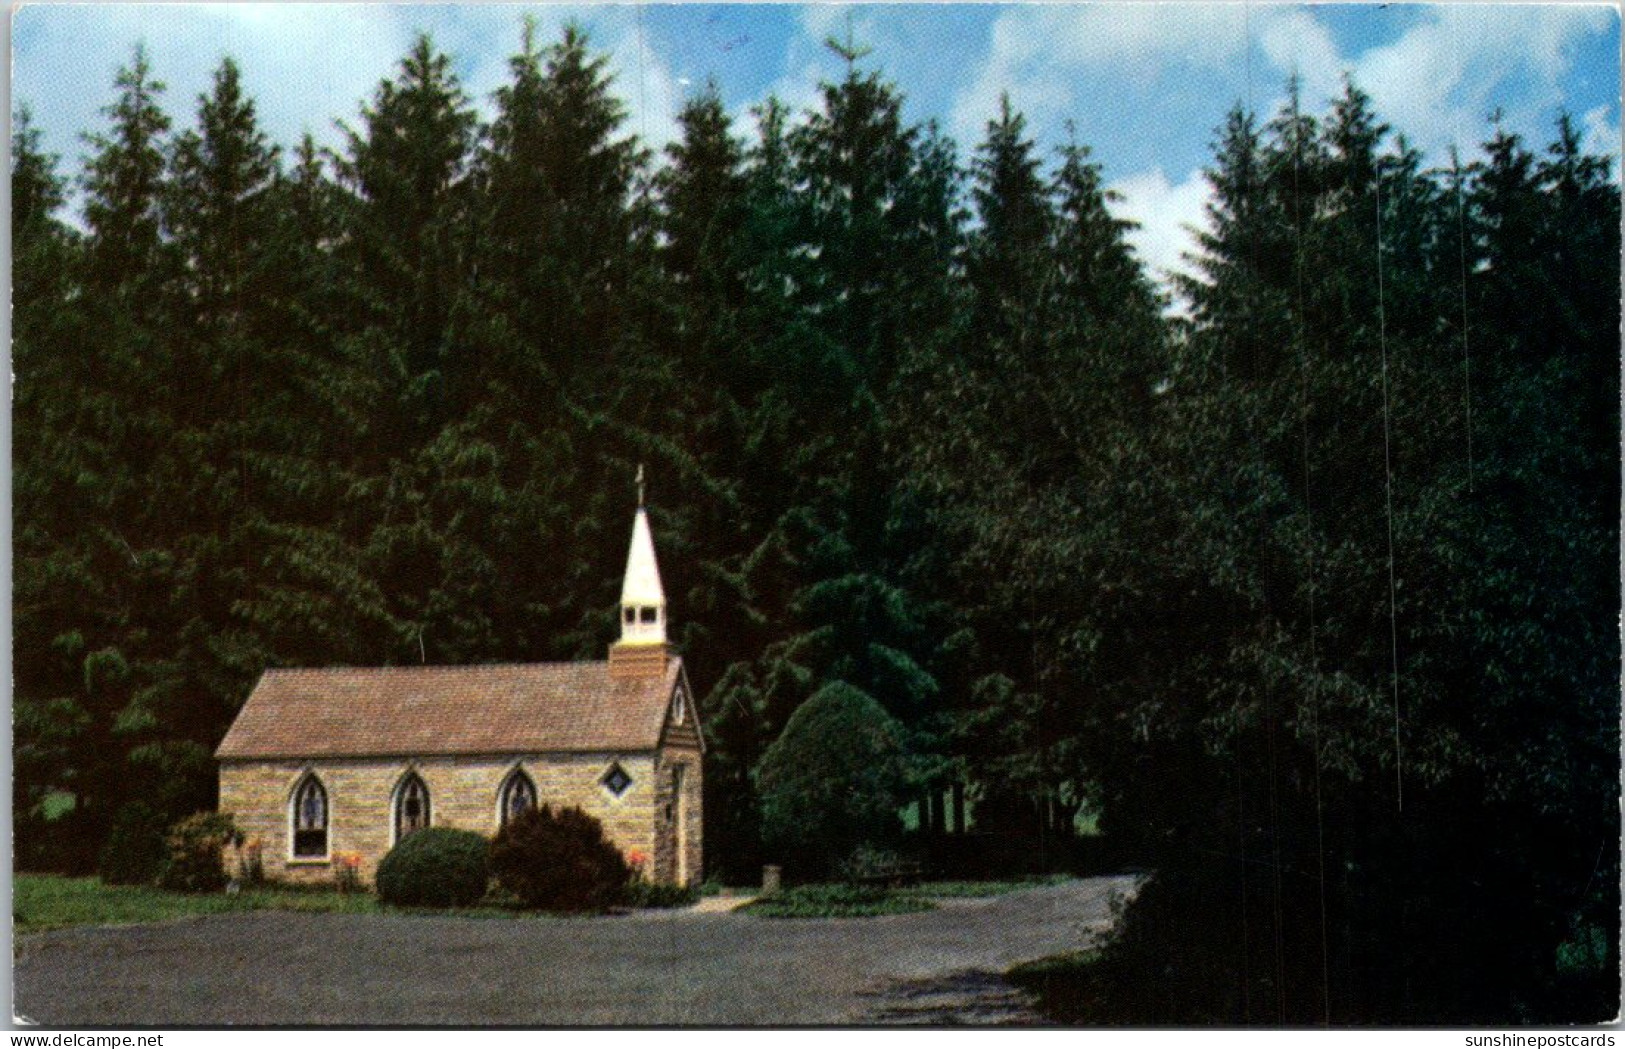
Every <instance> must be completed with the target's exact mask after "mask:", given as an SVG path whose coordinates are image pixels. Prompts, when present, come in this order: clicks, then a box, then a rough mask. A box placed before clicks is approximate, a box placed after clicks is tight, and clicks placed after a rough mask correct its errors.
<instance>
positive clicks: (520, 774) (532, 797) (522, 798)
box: [499, 768, 536, 827]
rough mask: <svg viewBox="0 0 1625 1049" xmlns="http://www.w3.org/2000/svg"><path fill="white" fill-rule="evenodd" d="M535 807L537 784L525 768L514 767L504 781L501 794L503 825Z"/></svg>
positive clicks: (500, 809) (500, 810)
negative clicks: (526, 772) (526, 773)
mask: <svg viewBox="0 0 1625 1049" xmlns="http://www.w3.org/2000/svg"><path fill="white" fill-rule="evenodd" d="M535 807H536V784H535V783H534V782H532V781H531V778H530V777H529V776H527V775H525V770H524V769H519V768H516V769H514V770H513V771H512V772H510V773H508V778H507V779H505V780H503V782H502V791H501V793H500V796H499V812H500V813H501V820H502V825H503V826H504V827H506V826H507V825H508V821H509V820H511V819H513V818H514V817H516V816H518V815H520V814H522V813H524V812H526V811H528V810H530V809H534V808H535Z"/></svg>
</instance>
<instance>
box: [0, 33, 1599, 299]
mask: <svg viewBox="0 0 1625 1049" xmlns="http://www.w3.org/2000/svg"><path fill="white" fill-rule="evenodd" d="M526 12H531V13H533V14H535V16H536V17H537V19H538V21H539V23H540V26H541V30H542V35H543V38H544V40H545V39H549V38H551V37H552V36H554V35H555V34H556V33H557V29H558V27H559V26H560V25H562V24H563V23H564V22H565V21H566V20H567V19H570V18H574V19H577V20H579V21H580V22H582V23H583V24H584V25H585V26H586V27H587V29H588V31H589V33H590V34H591V37H592V40H593V42H594V43H595V44H596V45H597V46H598V47H599V48H601V49H602V50H604V51H606V52H608V53H609V55H610V60H611V66H612V68H613V69H614V70H615V72H616V74H617V91H618V92H619V93H620V94H621V95H622V97H623V98H624V99H625V100H626V102H627V104H628V107H629V110H630V112H631V118H630V120H629V122H628V130H630V131H634V132H638V133H640V134H643V135H644V136H645V137H647V138H649V139H650V140H652V141H653V142H655V143H656V144H659V143H663V142H665V141H669V139H670V138H671V136H672V135H673V134H674V132H675V123H674V117H675V114H676V111H677V109H678V107H679V106H680V105H681V102H682V99H683V98H684V97H685V95H687V94H689V93H691V92H693V91H697V90H698V89H699V88H700V87H701V86H703V84H704V83H705V81H706V79H707V78H712V77H714V78H715V79H716V81H717V83H718V85H719V86H720V87H721V89H722V92H723V97H724V100H725V101H726V102H727V104H728V105H729V107H730V109H731V110H732V111H733V112H734V113H735V114H736V116H737V118H738V128H739V130H740V132H741V133H742V134H744V133H749V131H750V130H751V129H752V128H753V126H754V125H753V122H752V120H751V118H750V115H749V114H750V109H751V107H752V106H755V105H757V104H758V103H760V102H761V101H762V100H763V99H765V98H766V97H767V96H768V95H770V94H776V95H778V96H779V97H780V98H782V99H784V100H785V101H786V102H788V103H790V104H791V105H792V106H793V107H795V108H796V109H797V110H798V111H799V110H801V109H803V108H805V107H806V106H809V105H812V104H814V103H815V102H816V99H817V90H818V84H819V81H820V80H821V79H830V78H833V77H836V76H838V75H839V74H840V72H841V69H842V63H841V60H839V59H838V58H836V57H835V56H834V55H832V54H831V53H830V52H829V51H828V50H827V49H826V48H825V47H824V45H823V41H824V39H825V38H826V37H828V36H832V35H833V36H836V37H842V38H844V37H845V36H846V34H847V32H848V30H849V28H850V31H851V33H852V35H853V37H854V39H855V40H856V41H857V42H858V43H860V44H863V45H866V46H868V47H870V48H872V49H873V50H872V53H871V55H870V56H869V57H868V58H867V59H865V65H866V66H868V67H870V68H877V69H879V70H880V71H881V72H882V73H883V74H884V75H885V76H887V77H888V78H889V79H891V80H893V81H894V82H895V83H896V84H897V85H898V87H899V88H900V89H901V90H902V91H903V93H904V94H905V96H906V97H907V100H908V101H907V109H906V112H907V114H908V116H909V117H910V118H911V119H913V120H916V121H925V120H936V121H938V122H939V123H940V124H941V125H942V126H943V127H944V128H945V129H946V130H947V131H948V132H949V133H950V134H951V135H952V136H953V137H954V139H955V140H956V141H958V143H959V144H960V148H961V155H962V157H963V156H965V155H966V154H968V152H969V151H970V150H971V149H972V148H973V147H974V145H975V143H976V142H977V141H979V140H980V138H981V135H982V131H983V128H984V127H985V124H986V122H987V120H988V118H989V117H990V116H991V115H992V114H993V113H994V112H995V110H996V108H997V105H998V99H999V95H1000V94H1001V93H1002V92H1005V91H1008V92H1009V93H1010V95H1011V98H1012V100H1013V101H1014V103H1015V104H1016V106H1017V107H1018V108H1019V109H1021V110H1023V111H1024V112H1025V113H1026V114H1027V116H1028V119H1029V123H1030V126H1031V127H1032V129H1033V131H1034V133H1035V137H1036V138H1037V139H1038V140H1039V142H1040V144H1041V145H1042V146H1043V147H1044V148H1045V149H1046V150H1048V149H1049V148H1052V147H1053V146H1055V145H1057V144H1059V143H1061V142H1063V141H1065V140H1066V139H1067V137H1068V135H1069V134H1072V135H1075V136H1076V138H1077V140H1078V141H1080V142H1082V143H1084V144H1085V145H1088V146H1089V147H1090V148H1091V149H1092V150H1093V152H1094V156H1095V158H1096V159H1097V160H1098V161H1100V162H1101V164H1102V165H1103V168H1104V171H1105V175H1106V178H1107V181H1108V182H1109V183H1110V184H1111V185H1112V186H1113V187H1114V188H1115V189H1117V190H1118V191H1119V192H1120V193H1121V194H1122V196H1123V200H1122V202H1121V203H1120V204H1119V205H1118V208H1119V210H1120V211H1121V212H1122V213H1123V214H1125V215H1127V216H1128V217H1131V218H1134V219H1136V220H1137V221H1139V222H1140V223H1142V225H1143V229H1142V230H1141V231H1140V232H1139V233H1138V234H1137V235H1136V237H1135V242H1136V246H1137V247H1138V249H1139V251H1140V253H1141V255H1142V256H1143V257H1144V258H1145V259H1146V261H1147V262H1148V263H1150V264H1151V265H1152V266H1153V267H1154V268H1156V269H1158V270H1166V269H1168V268H1173V267H1178V266H1179V255H1180V252H1181V251H1182V250H1185V249H1186V248H1187V247H1188V243H1189V238H1188V233H1187V232H1186V229H1185V227H1187V226H1189V225H1191V224H1195V223H1199V222H1200V221H1201V218H1202V206H1203V203H1204V202H1205V200H1206V198H1207V186H1206V183H1205V182H1204V180H1203V179H1202V177H1201V167H1202V166H1203V164H1205V163H1206V162H1207V160H1208V157H1209V144H1210V143H1211V141H1212V138H1213V131H1214V128H1215V127H1216V126H1217V125H1218V124H1219V123H1220V122H1221V121H1222V120H1223V118H1224V114H1225V112H1226V110H1227V109H1228V108H1229V107H1230V106H1232V105H1233V104H1235V103H1236V102H1238V101H1239V102H1246V103H1250V104H1251V105H1253V106H1254V107H1255V108H1257V109H1259V110H1261V111H1264V112H1266V113H1267V112H1269V111H1270V110H1273V108H1274V107H1275V106H1276V105H1277V104H1278V103H1279V101H1280V99H1281V97H1282V94H1283V90H1284V85H1285V82H1286V79H1287V77H1288V75H1289V74H1290V73H1292V72H1294V71H1296V72H1297V73H1298V74H1299V75H1300V76H1301V77H1302V79H1303V83H1304V86H1305V95H1306V100H1307V101H1308V102H1309V104H1310V105H1311V106H1312V107H1314V108H1316V109H1317V110H1318V108H1319V107H1320V106H1321V105H1322V104H1323V103H1324V102H1325V101H1326V100H1327V99H1328V98H1329V97H1330V96H1331V95H1333V94H1335V93H1336V92H1337V91H1338V90H1339V87H1340V83H1341V78H1342V77H1343V75H1344V74H1345V73H1347V74H1349V75H1351V76H1353V78H1354V79H1355V81H1356V83H1358V84H1359V85H1360V86H1362V87H1363V88H1364V89H1365V90H1366V91H1368V92H1369V93H1370V94H1371V95H1372V96H1373V98H1374V99H1375V101H1376V104H1377V108H1378V111H1379V112H1380V114H1381V115H1382V116H1383V117H1384V118H1385V119H1387V120H1388V121H1389V122H1391V123H1392V124H1394V125H1395V126H1396V127H1397V128H1398V129H1400V130H1403V131H1404V132H1405V133H1406V134H1407V135H1408V137H1410V138H1411V140H1412V141H1413V142H1414V143H1415V144H1416V145H1418V146H1420V147H1421V148H1422V149H1423V150H1424V151H1425V152H1426V153H1427V155H1428V156H1429V158H1430V159H1434V160H1442V159H1443V157H1444V155H1445V151H1446V150H1447V149H1448V147H1449V146H1450V144H1451V143H1453V142H1459V143H1461V144H1462V145H1463V148H1464V151H1465V152H1467V153H1468V154H1469V155H1471V154H1472V153H1473V152H1474V151H1475V150H1474V144H1475V143H1477V142H1478V141H1480V140H1481V139H1482V138H1483V137H1484V136H1485V133H1486V127H1487V125H1486V123H1485V117H1486V115H1487V114H1488V113H1489V112H1490V111H1492V110H1495V109H1499V110H1501V111H1502V112H1503V114H1504V119H1505V121H1506V123H1507V124H1508V125H1509V126H1510V127H1511V128H1512V129H1513V130H1515V131H1518V132H1520V133H1523V134H1526V135H1528V136H1531V137H1532V138H1533V139H1535V140H1537V141H1539V142H1542V143H1543V142H1544V141H1545V139H1546V136H1547V135H1548V132H1549V129H1550V127H1551V124H1552V121H1553V120H1554V119H1555V117H1556V114H1557V112H1558V111H1559V109H1560V108H1562V109H1566V110H1568V111H1569V112H1570V113H1571V114H1573V116H1574V118H1575V119H1576V121H1578V122H1579V123H1580V125H1581V126H1582V128H1583V130H1584V132H1585V134H1586V136H1587V142H1588V145H1589V146H1590V147H1591V148H1593V149H1595V150H1599V151H1606V152H1609V153H1612V154H1617V153H1618V152H1619V150H1620V131H1619V127H1620V113H1619V101H1620V83H1619V48H1620V39H1619V31H1620V30H1619V19H1618V16H1617V14H1616V13H1615V11H1614V9H1612V8H1609V7H1605V6H1593V5H1580V4H1544V5H1533V4H1530V5H1524V4H1508V3H1499V4H1489V5H1471V4H1448V5H1444V4H1440V5H1381V6H1378V5H1365V4H1347V5H1341V4H1340V5H1290V4H1270V3H1249V4H1211V3H1210V4H1185V3H1167V4H1150V3H1111V4H1100V3H1096V4H1082V3H1079V4H1061V5H1049V4H1016V5H997V4H984V5H971V4H892V5H834V4H828V5H824V4H812V5H789V4H782V5H771V6H768V5H746V4H646V5H617V6H610V5H602V6H563V5H518V4H487V5H463V6H451V5H360V4H358V5H349V4H278V5H252V4H230V5H207V4H196V5H143V4H91V5H57V4H49V3H46V4H37V5H30V6H27V7H24V8H22V9H21V10H20V11H17V12H16V13H15V14H14V16H13V25H12V46H13V51H12V57H13V71H12V91H13V99H14V102H22V103H26V104H28V105H29V106H30V108H31V109H32V110H33V112H34V115H35V118H36V121H37V123H38V124H39V125H40V126H41V127H42V129H43V131H44V134H45V144H46V147H47V148H48V149H49V150H50V151H52V152H55V153H59V154H61V155H62V158H63V161H64V164H63V169H64V170H65V171H77V168H78V162H79V159H80V157H82V156H83V155H84V153H85V146H84V145H83V143H82V142H81V141H80V138H79V135H80V133H81V132H83V131H86V130H97V129H100V128H101V127H102V126H103V123H104V118H103V117H102V116H101V114H100V112H99V110H100V107H102V106H104V105H106V104H107V102H108V101H109V100H110V98H111V95H112V86H111V85H112V80H113V76H114V73H115V71H116V70H117V68H118V67H119V65H121V64H123V63H125V62H127V61H128V58H129V55H130V51H131V49H132V47H133V46H134V45H135V43H136V42H137V41H138V40H144V41H145V42H146V44H147V46H148V49H149V51H150V52H151V55H152V61H153V65H154V69H155V72H156V74H157V76H158V77H159V78H160V79H162V80H163V81H165V82H166V83H167V84H168V88H169V89H168V92H167V94H166V99H167V105H168V108H169V110H170V112H171V115H172V116H173V117H174V118H175V119H176V121H177V123H187V122H190V121H191V120H192V119H193V116H194V114H195V109H196V100H197V96H198V95H199V94H200V93H201V92H203V91H204V90H205V89H206V88H207V85H208V77H209V73H210V71H211V70H212V69H213V68H214V67H215V66H216V65H217V64H218V63H219V60H220V58H221V57H222V56H223V55H227V54H229V55H233V56H235V57H236V58H237V60H238V62H239V64H240V65H241V66H242V69H243V75H244V79H245V82H246V84H247V86H248V88H249V91H250V92H251V94H252V95H253V97H254V98H255V100H256V102H257V103H258V106H259V110H260V115H261V119H262V121H263V123H264V124H265V126H266V127H267V129H268V130H269V131H270V133H271V134H272V136H273V137H274V138H276V139H277V140H279V141H281V142H282V143H284V144H291V143H292V142H294V141H295V140H296V139H297V138H298V136H299V135H300V134H301V133H302V132H303V131H304V130H305V129H307V128H308V129H309V130H310V131H311V132H312V133H314V134H315V135H316V136H317V137H318V138H319V139H320V140H322V141H324V142H326V143H327V144H330V145H335V146H336V145H337V144H338V143H339V142H340V141H341V137H340V134H339V132H338V131H337V130H336V128H335V127H334V123H333V122H334V120H335V119H349V120H353V119H354V117H355V115H356V113H357V111H358V108H359V106H360V103H361V102H362V101H363V99H365V98H366V97H367V96H368V95H370V93H371V92H372V90H373V89H374V88H375V87H376V85H377V83H378V81H379V80H380V79H381V78H384V77H387V76H389V75H391V73H392V71H393V68H394V66H395V64H396V63H397V62H398V60H399V59H400V56H401V55H402V54H403V53H404V52H405V51H406V48H407V47H408V45H409V44H410V42H411V39H412V37H413V36H414V34H415V33H416V32H418V31H419V30H427V31H428V32H430V33H431V34H433V36H434V38H435V40H436V42H437V43H438V44H439V45H440V46H441V47H442V48H443V49H445V50H446V51H448V52H449V53H450V54H451V55H452V56H453V58H454V60H455V65H456V69H457V72H458V75H459V76H460V77H461V79H462V81H463V84H464V86H465V89H466V90H467V91H468V93H469V95H470V96H471V97H472V98H474V99H475V100H476V102H478V103H479V104H480V106H481V107H482V108H483V109H485V110H486V112H489V109H490V101H489V99H490V95H491V92H493V91H494V90H495V89H496V88H497V87H498V86H499V85H500V84H501V83H502V82H503V79H504V77H505V75H506V62H507V58H508V56H509V55H510V54H511V53H512V52H513V51H514V50H516V48H517V46H518V41H519V27H520V22H521V19H522V17H523V15H524V14H525V13H526ZM1069 127H1070V128H1071V131H1070V132H1069V130H1068V128H1069Z"/></svg>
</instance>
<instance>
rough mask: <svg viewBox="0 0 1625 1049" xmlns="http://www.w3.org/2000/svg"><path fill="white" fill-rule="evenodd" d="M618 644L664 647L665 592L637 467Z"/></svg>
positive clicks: (640, 471) (639, 472)
mask: <svg viewBox="0 0 1625 1049" xmlns="http://www.w3.org/2000/svg"><path fill="white" fill-rule="evenodd" d="M621 643H622V644H641V645H663V644H665V643H666V592H665V590H664V589H663V588H662V587H661V585H660V566H659V565H658V564H657V563H656V562H655V541H654V536H653V535H652V534H651V533H650V532H649V514H648V511H646V510H645V509H644V508H643V467H641V466H639V467H638V512H637V515H636V516H635V517H634V518H633V519H632V546H631V548H630V549H628V550H627V552H626V577H625V578H624V579H623V580H622V582H621Z"/></svg>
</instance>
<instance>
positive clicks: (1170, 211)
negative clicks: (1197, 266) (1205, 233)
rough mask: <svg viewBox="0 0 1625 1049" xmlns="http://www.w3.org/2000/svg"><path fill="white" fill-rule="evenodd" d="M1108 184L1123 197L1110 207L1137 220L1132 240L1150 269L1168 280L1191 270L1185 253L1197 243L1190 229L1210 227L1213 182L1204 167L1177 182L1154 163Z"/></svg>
mask: <svg viewBox="0 0 1625 1049" xmlns="http://www.w3.org/2000/svg"><path fill="white" fill-rule="evenodd" d="M1109 188H1110V189H1111V190H1113V191H1114V192H1116V193H1117V194H1118V195H1119V196H1121V198H1122V199H1121V200H1120V201H1118V202H1116V203H1115V204H1114V205H1113V206H1112V209H1111V210H1112V212H1113V213H1114V214H1115V215H1117V217H1119V218H1124V219H1130V220H1132V221H1134V222H1137V223H1139V226H1140V228H1139V229H1136V230H1133V231H1131V232H1130V233H1129V235H1128V241H1129V243H1130V244H1131V245H1133V247H1134V250H1135V253H1136V254H1137V255H1139V257H1140V261H1141V262H1143V263H1144V264H1145V267H1146V270H1147V272H1148V273H1150V274H1151V276H1153V277H1154V278H1156V279H1157V280H1158V281H1160V282H1162V283H1163V284H1164V285H1168V283H1169V281H1168V276H1169V275H1170V274H1172V273H1189V272H1190V266H1189V265H1187V264H1186V263H1185V261H1184V256H1185V254H1187V253H1189V252H1191V251H1193V250H1194V249H1195V246H1196V242H1195V241H1194V239H1192V237H1191V230H1192V229H1197V230H1201V229H1206V228H1207V204H1208V201H1209V200H1210V199H1211V197H1212V187H1211V186H1210V185H1209V184H1208V181H1207V179H1206V178H1205V177H1203V175H1202V173H1201V172H1200V171H1192V172H1191V173H1190V174H1189V175H1187V176H1186V177H1185V179H1184V181H1182V182H1178V183H1175V182H1172V181H1170V180H1169V178H1168V176H1167V175H1166V174H1165V173H1164V172H1163V170H1162V168H1160V167H1156V168H1152V169H1151V170H1149V171H1142V172H1139V173H1137V174H1134V175H1130V176H1128V177H1127V178H1124V179H1120V180H1118V181H1117V182H1114V183H1112V184H1111V186H1110V187H1109Z"/></svg>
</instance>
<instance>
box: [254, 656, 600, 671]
mask: <svg viewBox="0 0 1625 1049" xmlns="http://www.w3.org/2000/svg"><path fill="white" fill-rule="evenodd" d="M608 664H609V660H607V659H555V660H546V661H533V662H525V663H520V662H515V661H510V662H501V663H430V664H418V665H415V666H414V665H412V664H404V665H400V666H357V665H355V664H352V663H335V664H332V665H330V666H325V667H266V668H265V673H267V674H329V673H332V672H334V671H339V670H346V671H363V672H368V673H372V672H390V673H405V672H408V671H411V672H416V673H422V672H423V671H443V670H514V669H523V668H525V667H579V666H607V665H608Z"/></svg>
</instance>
